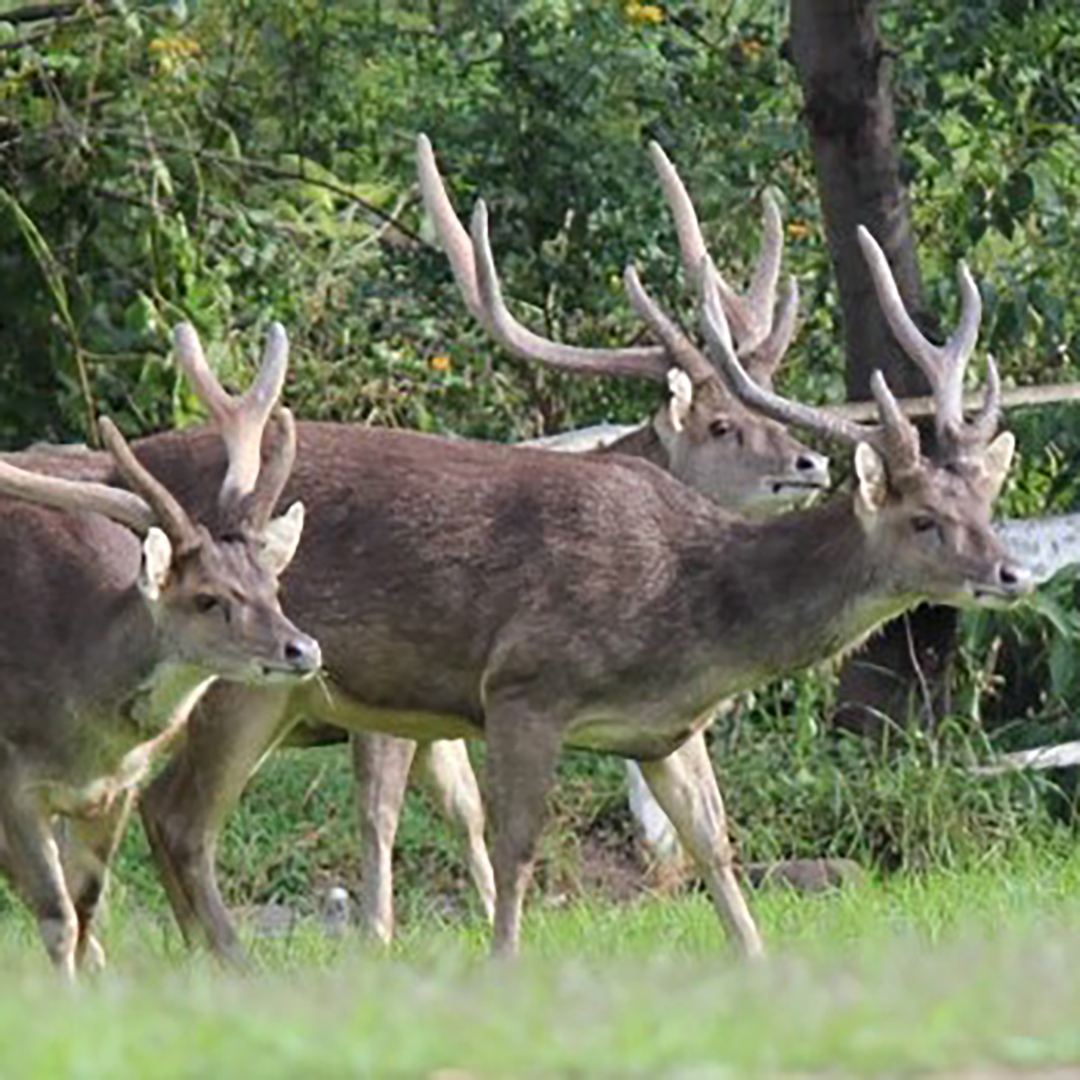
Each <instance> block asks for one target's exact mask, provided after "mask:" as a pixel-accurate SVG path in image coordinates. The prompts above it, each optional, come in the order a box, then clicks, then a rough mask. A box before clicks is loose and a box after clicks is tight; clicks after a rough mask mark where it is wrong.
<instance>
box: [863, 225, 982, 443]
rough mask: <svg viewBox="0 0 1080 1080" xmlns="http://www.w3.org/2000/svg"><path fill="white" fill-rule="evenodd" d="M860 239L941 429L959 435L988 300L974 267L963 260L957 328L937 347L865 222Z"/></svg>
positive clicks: (959, 272) (959, 274)
mask: <svg viewBox="0 0 1080 1080" xmlns="http://www.w3.org/2000/svg"><path fill="white" fill-rule="evenodd" d="M858 237H859V245H860V247H861V248H862V251H863V256H864V257H865V259H866V262H867V265H868V266H869V267H870V276H871V277H872V278H873V280H874V288H875V290H876V291H877V295H878V301H879V302H880V304H881V308H882V311H883V312H884V314H885V318H886V320H887V321H888V323H889V326H890V328H891V329H892V332H893V334H894V335H895V336H896V339H897V341H899V342H900V346H901V348H903V350H904V352H905V353H907V355H908V356H909V357H911V359H912V360H914V361H915V363H916V364H918V366H919V368H920V369H921V370H922V372H923V374H924V375H925V376H926V379H927V381H928V382H929V383H930V388H931V390H932V391H933V394H934V398H935V401H936V405H937V411H936V421H937V428H938V431H939V433H947V432H952V433H953V434H954V435H956V434H959V432H960V431H961V430H962V428H963V423H964V368H965V367H966V366H967V362H968V360H969V359H970V357H971V354H972V353H973V352H974V350H975V343H976V340H977V338H978V334H979V324H980V322H981V321H982V298H981V297H980V296H979V290H978V288H977V287H976V285H975V281H974V279H973V278H972V276H971V273H970V271H969V270H968V268H967V266H966V265H965V264H964V263H963V262H961V263H960V265H959V267H958V269H957V277H958V280H959V283H960V296H961V310H960V321H959V324H958V326H957V328H956V331H955V333H954V334H953V335H952V336H951V337H950V338H949V340H948V341H947V342H946V343H945V344H944V345H934V344H933V343H932V342H930V341H928V340H927V338H926V337H925V336H924V335H923V333H922V331H921V330H920V329H919V328H918V327H917V326H916V325H915V322H914V320H913V319H912V318H911V316H910V315H909V314H908V312H907V308H906V307H905V306H904V301H903V299H902V298H901V296H900V290H899V289H898V288H897V286H896V280H895V279H894V277H893V273H892V270H891V269H890V267H889V262H888V260H887V259H886V258H885V253H884V252H883V251H882V250H881V247H880V246H879V245H878V242H877V241H876V240H875V239H874V238H873V236H871V235H870V231H869V230H868V229H867V228H866V227H865V226H863V225H860V226H859V228H858Z"/></svg>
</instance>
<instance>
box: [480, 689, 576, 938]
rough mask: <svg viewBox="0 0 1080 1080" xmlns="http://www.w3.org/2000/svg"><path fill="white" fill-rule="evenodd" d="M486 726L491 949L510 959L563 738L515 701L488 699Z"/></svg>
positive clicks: (535, 713)
mask: <svg viewBox="0 0 1080 1080" xmlns="http://www.w3.org/2000/svg"><path fill="white" fill-rule="evenodd" d="M486 728H487V744H488V759H487V777H488V802H489V806H490V808H491V833H492V848H493V853H494V862H495V928H494V935H493V939H492V952H493V953H494V955H495V956H497V957H512V956H516V955H517V952H518V945H519V940H520V935H521V908H522V903H523V901H524V899H525V890H526V888H528V885H529V881H530V880H531V878H532V870H533V863H534V861H535V859H536V844H537V841H538V840H539V839H540V831H541V829H542V828H543V824H544V816H545V812H546V802H547V795H548V792H549V791H550V789H551V783H552V779H553V777H554V773H555V762H556V759H557V758H558V754H559V747H560V744H561V742H562V739H561V733H560V731H559V729H558V728H557V727H556V726H555V725H553V724H551V723H550V722H549V723H545V722H544V717H543V715H541V714H539V713H537V712H535V711H533V709H532V707H531V706H528V705H523V704H521V703H519V702H511V701H502V702H499V701H495V702H489V704H488V707H487V709H486Z"/></svg>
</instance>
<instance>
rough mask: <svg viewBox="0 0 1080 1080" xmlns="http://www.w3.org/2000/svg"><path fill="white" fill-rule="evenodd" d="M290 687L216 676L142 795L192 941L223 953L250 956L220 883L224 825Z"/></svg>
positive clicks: (231, 959)
mask: <svg viewBox="0 0 1080 1080" xmlns="http://www.w3.org/2000/svg"><path fill="white" fill-rule="evenodd" d="M288 699H289V689H288V688H281V687H245V686H240V685H238V684H235V683H220V682H219V683H216V684H215V685H214V686H212V687H211V688H210V690H209V691H208V692H207V693H206V694H205V695H204V697H203V698H202V700H201V701H200V702H199V704H198V705H197V706H196V707H195V710H194V712H193V713H192V716H191V719H190V720H189V721H188V726H187V735H186V738H185V739H184V741H183V743H182V744H181V746H180V748H179V750H178V751H177V753H176V754H175V755H174V756H173V758H172V760H171V761H170V762H169V764H168V765H167V766H166V768H165V769H164V770H163V771H162V772H161V774H160V775H159V776H158V777H157V778H156V779H155V780H154V782H153V783H152V784H150V786H149V787H148V788H147V789H146V790H145V791H144V792H143V794H142V797H141V798H140V800H139V808H140V812H141V816H142V821H143V827H144V828H145V829H146V835H147V839H148V840H149V842H150V850H151V853H152V854H153V856H154V860H155V862H156V864H157V868H158V872H159V873H160V874H161V879H162V883H163V884H164V886H165V891H166V893H167V894H168V897H169V902H170V904H171V906H172V909H173V914H174V915H175V916H176V919H177V922H178V923H179V924H180V929H181V932H182V933H183V935H184V939H185V940H186V941H187V943H188V944H189V945H192V944H194V942H195V940H196V939H197V938H198V937H199V936H200V933H201V935H202V936H203V937H204V938H205V941H206V943H207V944H208V945H209V947H210V949H211V951H212V952H213V953H214V955H215V956H216V957H217V958H218V959H219V960H222V961H224V962H226V963H228V964H231V965H233V966H236V967H243V966H244V964H245V963H246V960H247V957H246V954H245V952H244V948H243V946H242V945H241V944H240V939H239V937H238V936H237V933H236V929H235V927H234V926H233V922H232V917H231V916H230V915H229V911H228V908H226V906H225V903H224V901H223V900H222V898H221V892H220V890H219V888H218V883H217V872H216V868H215V865H214V855H215V852H216V849H217V837H218V833H219V832H220V830H221V825H222V823H223V822H224V820H225V818H226V817H227V816H228V813H229V811H231V810H232V808H233V807H234V806H235V805H236V803H237V802H238V801H239V799H240V795H241V793H242V792H243V790H244V787H245V785H246V784H247V782H248V779H249V778H250V777H251V775H252V774H253V773H254V772H255V770H256V769H257V768H258V767H259V765H260V763H261V762H262V760H263V759H264V758H265V757H266V755H267V754H268V753H269V752H270V751H271V750H272V749H273V748H274V746H275V744H276V743H277V742H278V741H279V740H280V738H281V737H282V735H283V734H284V733H285V730H286V727H287V722H288V720H289V719H290V718H291V716H290V713H289V709H288Z"/></svg>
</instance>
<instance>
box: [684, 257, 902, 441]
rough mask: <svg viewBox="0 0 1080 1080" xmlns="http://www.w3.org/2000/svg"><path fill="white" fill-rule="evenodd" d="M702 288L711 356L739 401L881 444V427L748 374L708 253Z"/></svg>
mask: <svg viewBox="0 0 1080 1080" xmlns="http://www.w3.org/2000/svg"><path fill="white" fill-rule="evenodd" d="M699 277H700V288H701V322H702V331H703V333H704V335H705V340H706V341H707V342H708V347H709V350H710V356H711V357H712V359H713V361H714V362H715V363H716V364H717V366H718V367H719V368H720V369H721V371H722V372H723V374H724V381H725V382H726V383H727V384H728V387H729V388H730V389H731V391H732V393H734V394H735V396H736V397H737V398H739V400H740V401H742V402H743V403H744V404H745V405H747V406H748V407H750V408H751V409H753V410H754V411H755V412H759V413H762V414H763V415H764V416H769V417H771V418H772V419H773V420H776V421H778V422H779V423H781V424H795V425H796V426H798V427H802V428H806V429H807V430H809V431H814V432H817V433H818V434H820V435H825V436H826V437H828V438H832V439H840V440H841V441H843V442H846V443H852V444H858V443H860V442H870V443H873V444H875V445H879V444H880V443H881V441H882V433H881V429H880V428H878V427H864V426H862V425H860V424H855V423H852V422H851V421H850V420H844V419H843V418H841V417H835V416H829V415H828V414H827V413H825V412H823V411H822V410H821V409H815V408H814V407H813V406H810V405H803V404H802V403H801V402H797V401H788V400H787V399H786V398H783V397H780V395H779V394H776V393H775V392H774V391H772V390H770V389H768V388H767V387H764V386H760V385H758V384H757V383H756V382H754V380H753V379H752V378H751V377H750V376H749V374H747V372H746V369H745V368H744V367H743V365H742V363H741V362H740V361H739V358H738V357H737V356H736V354H735V349H734V348H733V346H732V340H731V332H730V330H729V329H728V326H727V319H726V317H725V314H724V308H723V304H722V302H721V299H720V290H719V288H718V282H717V273H716V268H715V267H714V266H713V264H712V260H711V259H709V258H708V256H706V257H705V260H704V262H703V263H702V266H701V269H700V271H699Z"/></svg>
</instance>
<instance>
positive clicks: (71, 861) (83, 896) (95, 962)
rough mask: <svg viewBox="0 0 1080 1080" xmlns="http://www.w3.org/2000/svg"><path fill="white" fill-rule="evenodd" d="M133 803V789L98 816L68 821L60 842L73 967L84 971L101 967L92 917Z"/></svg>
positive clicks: (101, 953)
mask: <svg viewBox="0 0 1080 1080" xmlns="http://www.w3.org/2000/svg"><path fill="white" fill-rule="evenodd" d="M134 801H135V789H134V788H129V789H128V790H126V791H122V792H120V794H118V795H117V796H116V798H114V799H113V800H112V802H111V803H110V804H109V806H108V807H106V808H105V809H104V810H103V811H102V812H101V813H100V814H96V815H94V816H93V817H84V818H69V819H68V821H67V828H66V830H65V835H64V837H63V839H62V841H61V845H60V849H61V864H62V865H63V868H64V880H65V882H66V883H67V892H68V895H69V896H70V897H71V898H72V901H73V903H74V905H75V915H76V918H77V919H78V921H79V936H78V940H77V942H76V945H75V963H76V964H77V965H78V966H79V968H80V969H82V970H84V971H101V970H102V969H103V968H104V967H105V950H104V949H103V948H102V947H101V944H100V943H99V942H98V940H97V937H96V935H95V934H94V932H93V922H94V916H95V915H96V913H97V911H98V909H99V907H100V902H101V897H102V895H103V894H104V891H105V885H106V882H107V879H108V872H109V864H110V863H111V862H112V859H113V856H114V855H115V854H116V849H117V847H118V846H119V844H120V839H121V837H122V836H123V835H124V828H125V826H126V825H127V821H128V817H129V816H130V814H131V807H132V805H133V803H134Z"/></svg>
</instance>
